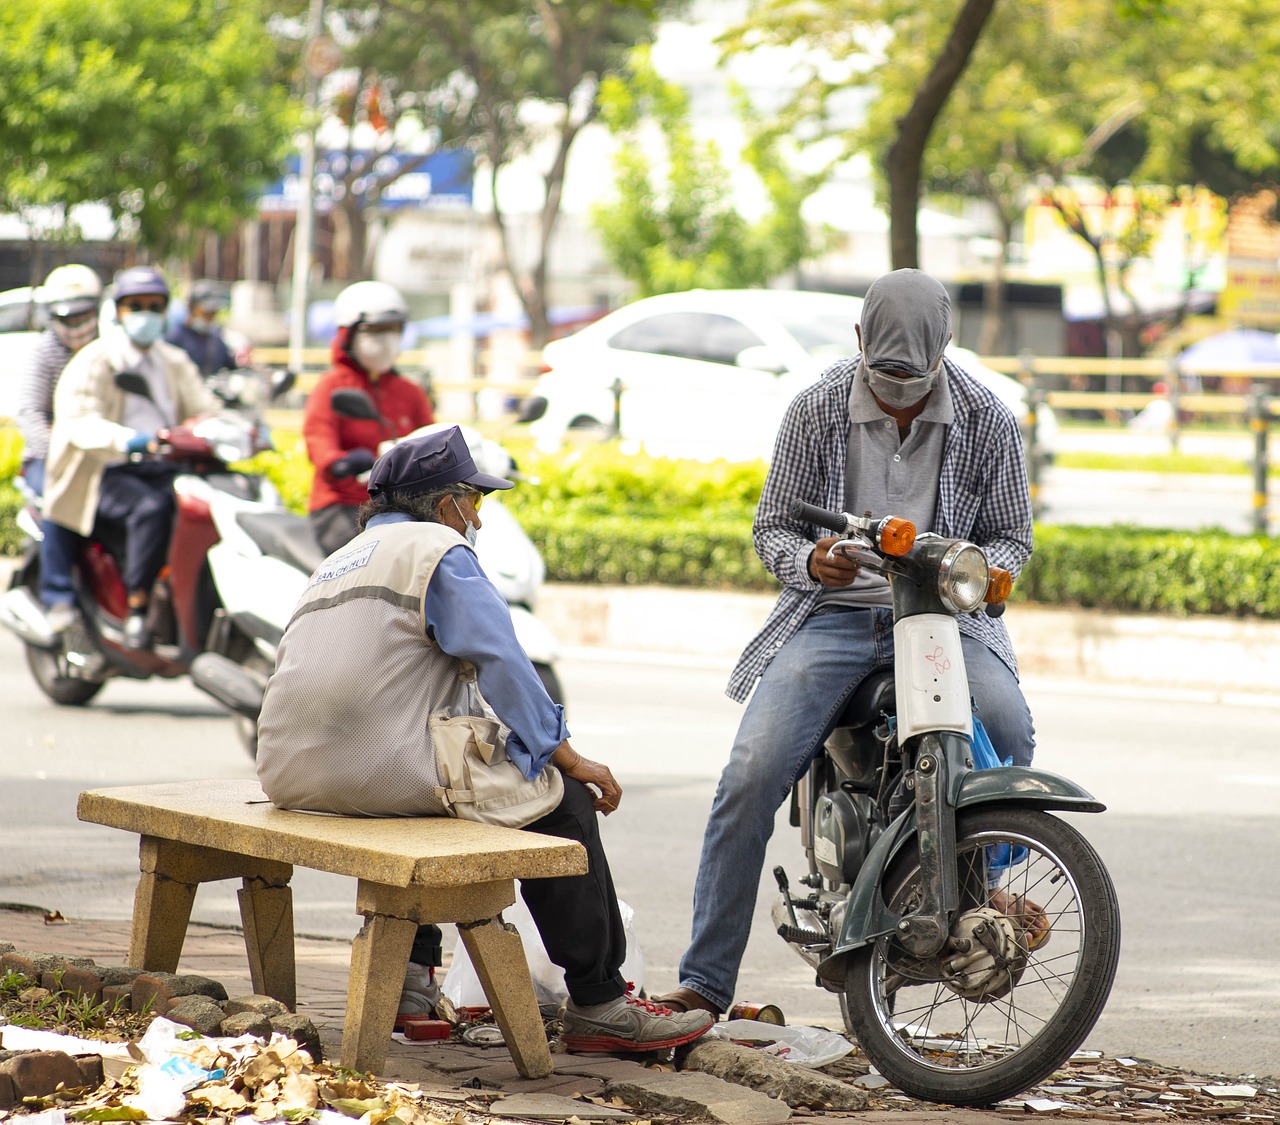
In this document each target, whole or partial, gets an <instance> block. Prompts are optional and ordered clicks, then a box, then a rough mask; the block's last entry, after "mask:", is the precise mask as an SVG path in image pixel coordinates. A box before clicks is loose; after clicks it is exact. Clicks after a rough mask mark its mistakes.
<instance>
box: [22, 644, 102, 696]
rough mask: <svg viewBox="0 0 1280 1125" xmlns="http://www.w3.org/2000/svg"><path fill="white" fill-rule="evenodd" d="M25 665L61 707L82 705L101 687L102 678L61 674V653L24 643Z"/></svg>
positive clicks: (39, 684)
mask: <svg viewBox="0 0 1280 1125" xmlns="http://www.w3.org/2000/svg"><path fill="white" fill-rule="evenodd" d="M25 647H26V650H27V667H28V668H29V669H30V670H31V678H32V679H33V680H35V682H36V686H37V687H39V689H40V690H41V691H42V692H44V694H45V695H46V696H48V697H49V699H51V700H52V701H53V702H54V703H57V704H58V705H59V706H61V707H83V706H84V705H85V704H86V703H88V702H89V700H91V699H92V698H93V697H94V696H95V695H97V694H98V692H100V691H101V690H102V688H103V683H104V681H102V680H83V679H79V678H77V677H75V676H64V675H63V674H62V668H61V660H62V655H61V653H58V652H51V651H50V650H49V649H44V648H36V647H35V646H34V645H26V646H25Z"/></svg>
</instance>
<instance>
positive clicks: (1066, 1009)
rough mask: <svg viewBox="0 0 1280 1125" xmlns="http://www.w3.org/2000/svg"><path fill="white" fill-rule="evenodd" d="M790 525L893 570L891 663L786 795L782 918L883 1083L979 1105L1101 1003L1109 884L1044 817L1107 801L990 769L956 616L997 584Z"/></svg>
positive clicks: (1049, 1068) (1016, 771)
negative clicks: (789, 866) (795, 881)
mask: <svg viewBox="0 0 1280 1125" xmlns="http://www.w3.org/2000/svg"><path fill="white" fill-rule="evenodd" d="M791 515H792V517H793V518H794V519H797V520H802V521H805V522H807V523H809V524H811V525H812V526H813V527H814V528H815V529H817V528H825V529H828V530H830V531H834V532H836V533H837V534H839V535H841V536H843V537H844V538H843V539H842V540H841V541H840V542H839V543H837V544H836V545H835V548H834V549H836V550H838V551H842V552H845V553H849V554H851V555H852V556H853V557H855V558H857V560H858V561H859V562H860V563H861V564H862V565H863V567H864V568H866V569H872V570H876V571H879V572H880V573H883V574H884V575H886V577H887V578H888V580H889V583H890V585H891V587H892V591H893V612H894V664H893V667H892V668H887V667H886V668H880V669H876V670H874V671H873V672H871V673H870V675H868V676H867V677H866V678H865V679H864V680H863V681H862V682H861V683H859V684H858V685H857V687H856V688H855V689H854V691H853V693H852V695H851V696H850V698H849V701H848V703H847V705H846V706H845V709H844V712H843V714H842V715H841V717H840V718H839V720H838V721H837V725H836V727H835V729H834V730H833V732H832V733H831V735H830V736H829V737H828V739H827V740H826V742H825V744H824V746H823V747H822V748H821V749H820V750H819V752H818V754H817V755H816V757H815V758H814V760H813V762H812V763H811V765H810V766H809V768H808V770H807V772H806V773H805V774H803V775H802V776H801V778H800V779H799V780H798V782H797V784H796V785H795V787H794V789H793V791H792V805H791V819H792V824H793V825H795V826H797V827H799V829H800V837H801V843H802V845H803V848H804V853H805V858H806V861H807V868H808V870H807V871H806V872H805V873H804V875H803V876H802V877H801V878H800V880H799V882H800V883H801V884H802V885H803V886H804V887H805V888H807V893H803V894H794V893H793V892H792V889H791V884H790V880H789V878H788V876H787V874H786V872H785V871H784V869H783V868H782V867H777V868H775V869H774V877H775V878H776V880H777V882H778V896H777V899H776V900H775V902H774V904H773V909H772V917H773V921H774V924H775V926H776V927H777V930H778V934H779V936H781V937H782V938H783V940H785V941H786V942H787V943H788V944H789V945H790V946H791V947H792V948H793V949H794V950H795V951H796V952H797V953H799V954H800V956H801V957H802V958H803V959H804V960H805V961H806V962H807V963H808V964H809V965H810V966H811V967H812V968H813V969H814V970H815V972H816V975H817V983H818V984H819V985H821V986H822V987H824V988H826V989H828V990H830V991H833V992H837V993H839V994H840V996H841V1009H842V1012H843V1015H844V1019H845V1025H846V1029H847V1030H848V1031H849V1032H850V1033H851V1034H853V1035H854V1036H856V1038H857V1041H858V1044H859V1046H860V1047H861V1048H862V1049H863V1050H864V1051H865V1052H866V1055H867V1057H868V1058H869V1059H870V1061H871V1062H872V1063H873V1064H874V1065H875V1067H876V1068H877V1069H878V1070H879V1071H880V1073H882V1074H883V1075H884V1076H885V1077H886V1078H888V1079H889V1081H891V1082H892V1083H893V1084H894V1085H896V1086H897V1087H898V1088H899V1089H901V1090H903V1091H905V1092H906V1093H908V1094H912V1095H914V1096H916V1097H920V1098H926V1099H929V1100H932V1101H937V1102H946V1103H949V1104H952V1105H971V1106H982V1105H990V1104H992V1103H994V1102H998V1101H1000V1100H1001V1099H1003V1098H1007V1097H1011V1096H1012V1095H1014V1094H1017V1093H1019V1092H1021V1091H1023V1090H1025V1089H1027V1088H1028V1087H1030V1086H1033V1085H1035V1084H1036V1083H1037V1082H1039V1081H1041V1080H1042V1079H1044V1078H1045V1077H1046V1076H1047V1075H1049V1074H1051V1073H1052V1072H1053V1071H1054V1070H1055V1069H1057V1068H1058V1067H1059V1066H1061V1065H1062V1063H1063V1062H1065V1061H1066V1059H1067V1058H1069V1057H1070V1055H1071V1054H1072V1052H1074V1051H1075V1049H1076V1048H1077V1047H1078V1046H1079V1045H1080V1043H1081V1042H1083V1040H1084V1038H1085V1036H1086V1035H1087V1034H1088V1032H1089V1030H1090V1029H1091V1028H1092V1027H1093V1025H1094V1023H1095V1021H1096V1020H1097V1018H1098V1016H1099V1015H1100V1014H1101V1012H1102V1009H1103V1006H1104V1005H1105V1003H1106V1001H1107V997H1108V995H1109V994H1110V991H1111V986H1112V983H1113V981H1114V979H1115V973H1116V965H1117V961H1118V958H1119V951H1120V911H1119V905H1118V903H1117V899H1116V893H1115V888H1114V887H1113V885H1112V882H1111V878H1110V876H1109V874H1108V873H1107V870H1106V868H1105V866H1104V865H1103V863H1102V861H1101V860H1100V859H1099V857H1098V855H1097V853H1096V852H1095V851H1094V849H1093V848H1092V846H1091V845H1090V844H1089V843H1088V841H1087V840H1086V839H1085V838H1084V836H1082V835H1081V834H1080V833H1079V832H1078V831H1077V830H1076V829H1075V828H1074V827H1072V826H1071V825H1069V824H1067V823H1065V822H1064V821H1062V820H1060V819H1059V818H1057V817H1055V816H1053V815H1051V813H1050V811H1049V810H1062V811H1067V812H1073V813H1080V812H1089V813H1094V812H1102V811H1103V809H1104V807H1105V806H1103V804H1102V803H1101V802H1099V801H1097V800H1096V799H1095V798H1094V797H1093V796H1092V795H1090V794H1089V793H1088V792H1086V791H1085V790H1084V789H1082V788H1081V787H1080V786H1078V785H1076V784H1075V783H1074V782H1072V781H1069V780H1067V779H1066V778H1063V777H1059V776H1057V775H1055V774H1052V773H1048V772H1045V771H1043V770H1037V769H1030V768H1022V767H1016V766H1011V765H1010V766H1005V765H1001V764H1000V763H998V761H997V760H996V759H995V753H994V750H992V749H991V747H990V742H989V740H988V739H987V737H986V734H985V731H984V730H983V729H982V726H981V722H980V720H979V718H978V717H977V716H975V715H974V714H973V708H972V703H971V700H970V695H969V684H968V680H967V678H966V673H965V665H964V655H963V650H962V648H961V644H960V630H959V628H958V626H957V617H958V615H960V614H964V613H976V612H988V613H991V614H992V615H993V616H996V615H998V614H999V612H1001V611H1002V610H1003V606H1004V601H1005V599H1006V598H1007V597H1008V595H1009V593H1010V591H1011V589H1012V580H1011V579H1010V576H1009V574H1008V572H1006V571H1003V570H1000V569H999V568H994V567H989V566H988V563H987V559H986V556H985V555H984V554H983V552H982V551H981V550H980V549H979V548H978V547H977V546H975V545H974V544H972V543H967V542H965V541H963V540H955V539H945V538H942V537H940V536H938V535H935V534H932V533H928V534H922V535H919V536H917V535H916V533H915V528H914V527H913V526H912V525H911V523H910V522H908V521H906V520H901V519H895V518H892V517H888V518H876V517H873V516H871V515H870V514H868V515H864V516H854V515H850V514H848V513H839V512H830V511H826V510H824V509H821V508H816V507H814V506H812V505H810V504H806V503H804V502H802V501H796V502H795V503H794V505H793V507H792V510H791ZM978 766H989V767H995V768H977V767H978Z"/></svg>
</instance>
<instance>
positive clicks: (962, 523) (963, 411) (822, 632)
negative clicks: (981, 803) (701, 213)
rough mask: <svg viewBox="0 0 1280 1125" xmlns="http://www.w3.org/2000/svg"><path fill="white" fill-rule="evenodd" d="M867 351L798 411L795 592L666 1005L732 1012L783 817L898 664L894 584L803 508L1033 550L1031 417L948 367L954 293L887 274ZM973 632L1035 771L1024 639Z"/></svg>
mask: <svg viewBox="0 0 1280 1125" xmlns="http://www.w3.org/2000/svg"><path fill="white" fill-rule="evenodd" d="M858 339H859V341H860V343H861V345H862V353H861V355H858V356H854V357H852V358H851V359H847V360H841V361H839V362H837V363H836V364H835V365H833V366H832V367H831V368H829V369H828V370H827V371H826V372H825V373H824V374H823V377H822V379H821V380H820V381H819V382H818V383H816V384H814V385H813V386H812V387H809V388H808V389H806V390H804V391H802V392H800V394H798V395H797V396H796V398H795V400H794V401H793V402H792V404H791V405H790V406H789V407H788V409H787V412H786V415H785V416H784V418H783V422H782V426H781V428H780V430H779V433H778V438H777V443H776V445H775V449H774V457H773V461H772V464H771V465H770V468H769V475H768V477H767V478H766V481H765V485H764V490H763V492H762V494H761V497H760V504H759V507H758V508H757V511H756V518H755V524H754V527H753V538H754V542H755V547H756V552H757V553H758V554H759V556H760V558H761V561H763V563H764V565H765V566H766V567H767V568H768V570H769V572H770V573H771V574H773V575H774V576H775V577H776V578H777V579H778V580H779V581H780V582H781V583H782V584H783V590H782V593H781V594H780V596H779V598H778V602H777V605H776V606H775V607H774V610H773V612H772V613H771V614H770V616H769V618H768V620H767V621H766V622H765V625H764V628H763V629H762V630H761V631H760V633H759V634H758V635H757V636H756V637H755V638H754V639H753V640H752V641H751V642H750V644H748V645H747V647H746V649H745V650H744V652H743V654H742V657H741V658H740V659H739V661H738V665H737V667H736V668H735V669H734V672H733V675H732V677H731V678H730V681H729V687H728V694H729V696H730V697H731V698H733V699H736V700H738V701H742V700H743V699H745V698H746V697H747V695H748V693H749V692H751V689H752V685H753V684H754V685H755V691H754V694H752V696H751V701H750V703H749V704H748V706H747V709H746V712H745V713H744V715H743V717H742V722H741V725H740V726H739V728H738V734H737V738H736V740H735V742H734V745H733V749H732V752H731V754H730V757H729V762H728V764H727V765H726V766H725V769H724V772H723V774H722V775H721V778H720V784H719V787H718V789H717V791H716V796H715V801H714V804H713V805H712V809H711V815H710V818H709V819H708V822H707V827H706V833H705V836H704V839H703V846H702V858H701V860H700V862H699V867H698V878H697V883H696V886H695V889H694V902H693V936H692V941H691V943H690V945H689V948H688V950H687V951H686V952H685V955H684V958H683V959H682V961H681V965H680V987H678V988H676V989H675V990H674V991H673V992H671V993H669V994H668V995H666V996H664V997H659V1000H660V1001H661V1002H663V1003H666V1004H668V1005H669V1006H671V1007H675V1008H685V1009H699V1008H700V1009H705V1010H707V1011H711V1012H723V1011H724V1010H725V1009H726V1008H727V1007H728V1006H729V1004H730V1002H731V1001H732V999H733V992H734V988H735V985H736V983H737V977H738V968H739V965H740V964H741V961H742V955H743V951H744V950H745V948H746V944H747V935H748V932H749V931H750V928H751V916H752V912H753V909H754V906H755V902H756V894H757V891H758V889H759V882H760V872H761V869H762V867H763V865H764V854H765V845H766V843H767V842H768V840H769V837H770V835H771V834H772V831H773V821H774V814H775V813H776V812H777V809H778V806H779V805H780V804H781V803H782V801H783V800H784V799H785V797H786V795H787V793H788V792H789V790H790V788H791V786H792V785H793V783H794V782H795V780H796V779H797V778H798V777H799V776H800V775H801V774H802V773H803V772H804V770H805V769H806V767H807V766H808V764H809V761H810V760H811V759H812V757H813V755H814V754H815V753H816V752H817V750H818V749H819V748H820V747H821V746H822V743H823V741H824V740H825V739H826V737H827V735H828V734H830V732H831V730H832V728H833V727H834V725H835V722H836V720H837V718H838V717H839V715H840V712H841V711H842V709H843V708H844V705H845V702H846V701H847V699H848V698H849V696H850V695H851V694H852V692H853V690H854V688H855V687H856V686H857V685H858V683H859V682H860V681H861V680H862V679H863V678H864V677H865V676H866V675H867V673H868V672H870V671H871V670H872V669H873V668H875V667H877V666H880V665H886V664H888V665H891V664H892V662H893V612H892V608H891V607H892V601H891V598H890V591H889V585H888V582H887V580H886V579H885V578H884V577H883V576H882V575H879V574H875V573H870V572H867V573H863V572H862V570H861V568H860V567H859V565H858V564H857V563H856V562H855V561H853V560H851V559H849V558H848V557H847V556H845V555H842V554H839V553H832V552H831V547H832V546H833V545H834V544H835V543H836V542H837V539H836V538H835V537H832V536H826V537H818V536H815V535H814V529H813V528H812V527H810V526H809V525H807V524H805V523H802V522H798V521H796V520H794V519H792V518H791V517H790V515H789V514H788V512H789V509H790V506H791V503H792V501H793V500H795V499H803V500H807V501H808V502H809V503H811V504H816V505H818V506H819V507H823V508H826V509H829V510H833V511H837V512H840V511H847V512H857V513H861V512H864V511H869V512H873V513H875V514H876V515H896V516H905V517H906V518H908V519H910V520H911V521H912V522H913V523H915V525H916V527H917V528H919V529H920V530H921V531H935V532H937V533H938V534H940V535H944V536H947V537H951V538H959V539H966V540H969V541H970V542H972V543H975V544H977V545H978V546H979V547H981V548H982V549H983V551H984V552H986V555H987V558H988V559H989V560H990V561H991V563H992V564H993V565H995V566H999V567H1003V568H1004V569H1005V570H1008V571H1009V572H1010V573H1011V574H1012V575H1014V576H1015V577H1016V576H1017V574H1018V572H1019V571H1020V570H1021V569H1022V566H1023V564H1024V563H1025V562H1026V561H1027V559H1028V558H1029V557H1030V555H1031V529H1032V519H1031V502H1030V496H1029V493H1028V488H1027V476H1026V467H1025V463H1024V460H1023V449H1022V440H1021V435H1020V433H1019V430H1018V423H1017V420H1016V419H1015V418H1014V417H1013V415H1012V414H1011V413H1010V411H1009V409H1008V407H1006V406H1004V405H1003V404H1002V403H1001V402H1000V401H999V400H998V399H997V398H996V397H995V395H993V394H992V393H991V392H990V391H988V390H986V389H985V388H984V387H982V386H981V384H979V383H978V382H977V381H976V380H974V379H973V378H971V377H970V376H969V375H967V374H966V373H965V372H964V371H963V370H961V369H960V368H959V367H957V366H956V365H955V364H954V363H952V362H950V361H949V360H947V359H946V358H945V357H944V355H943V350H944V349H945V347H946V345H947V342H948V341H949V340H950V339H951V300H950V297H949V296H948V294H947V291H946V289H945V288H944V287H943V286H942V285H941V284H940V283H939V282H938V281H936V280H934V279H933V278H931V277H929V276H928V275H926V274H924V273H921V272H920V271H919V270H897V271H895V272H894V273H891V274H887V275H886V276H884V277H882V278H880V279H879V280H878V281H877V282H875V284H873V285H872V286H871V288H870V289H869V290H868V291H867V296H866V301H865V303H864V305H863V310H862V322H861V324H860V325H859V326H858ZM959 625H960V631H961V634H962V645H963V648H964V657H965V662H966V667H967V670H968V676H969V686H970V691H971V694H972V696H973V698H974V700H975V702H976V704H977V708H978V712H979V714H980V716H981V719H982V722H983V724H984V725H985V726H986V728H987V731H988V733H989V734H990V737H991V741H992V742H993V743H994V745H995V748H996V751H997V753H998V755H999V756H1000V758H1001V759H1006V758H1012V759H1013V761H1014V763H1015V764H1016V765H1029V764H1030V762H1031V757H1032V753H1033V751H1034V746H1035V735H1034V731H1033V729H1032V723H1031V713H1030V711H1029V710H1028V708H1027V704H1026V700H1025V699H1023V696H1022V691H1021V689H1020V688H1019V686H1018V679H1017V663H1016V661H1015V659H1014V655H1013V649H1012V646H1011V644H1010V641H1009V635H1008V632H1007V631H1006V629H1005V627H1004V624H1003V622H1002V621H1000V620H999V619H997V618H991V617H987V616H986V615H985V614H978V615H976V616H965V617H961V618H960V622H959ZM757 681H758V682H757Z"/></svg>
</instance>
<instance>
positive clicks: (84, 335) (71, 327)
mask: <svg viewBox="0 0 1280 1125" xmlns="http://www.w3.org/2000/svg"><path fill="white" fill-rule="evenodd" d="M52 328H53V334H54V335H55V336H57V337H58V339H59V340H61V341H62V343H63V344H64V345H65V346H66V347H68V348H70V349H71V350H72V351H73V352H78V351H79V350H80V349H81V348H83V347H84V346H85V344H87V343H89V341H90V340H95V339H97V336H98V315H97V313H90V314H89V315H88V316H86V317H84V318H83V319H80V320H75V321H68V320H64V319H62V318H61V317H55V318H54V319H53V322H52Z"/></svg>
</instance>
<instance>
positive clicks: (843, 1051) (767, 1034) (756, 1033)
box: [707, 1020, 853, 1067]
mask: <svg viewBox="0 0 1280 1125" xmlns="http://www.w3.org/2000/svg"><path fill="white" fill-rule="evenodd" d="M707 1034H708V1035H714V1036H715V1037H716V1038H718V1039H743V1040H752V1039H754V1040H761V1041H763V1042H766V1043H768V1046H765V1047H761V1048H760V1049H761V1050H762V1051H764V1052H766V1053H767V1054H770V1055H775V1056H777V1057H778V1058H780V1059H783V1060H785V1061H786V1062H789V1063H796V1064H797V1065H798V1066H812V1067H819V1066H826V1065H827V1063H833V1062H835V1061H836V1059H842V1058H844V1056H845V1055H847V1054H848V1053H849V1052H850V1051H852V1050H853V1044H852V1043H850V1042H849V1040H847V1039H846V1038H845V1037H844V1036H843V1035H837V1034H836V1033H835V1032H834V1031H827V1029H826V1028H823V1027H791V1026H787V1027H782V1026H779V1025H778V1024H774V1023H765V1022H763V1021H762V1020H725V1022H724V1023H718V1024H716V1025H715V1027H713V1028H712V1029H711V1030H710V1031H708V1032H707ZM770 1040H772V1042H770Z"/></svg>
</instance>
